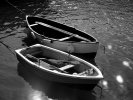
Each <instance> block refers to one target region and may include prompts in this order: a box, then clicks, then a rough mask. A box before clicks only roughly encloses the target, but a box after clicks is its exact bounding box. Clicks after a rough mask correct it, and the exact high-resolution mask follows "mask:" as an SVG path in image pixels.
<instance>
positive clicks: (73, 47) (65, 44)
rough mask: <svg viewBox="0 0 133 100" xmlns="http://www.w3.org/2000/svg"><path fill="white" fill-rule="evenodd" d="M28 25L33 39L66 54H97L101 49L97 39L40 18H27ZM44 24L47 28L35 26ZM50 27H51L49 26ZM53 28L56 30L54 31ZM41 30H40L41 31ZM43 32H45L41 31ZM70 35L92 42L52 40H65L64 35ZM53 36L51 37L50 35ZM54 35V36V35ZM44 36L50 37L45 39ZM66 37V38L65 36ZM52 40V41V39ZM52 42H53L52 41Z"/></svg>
mask: <svg viewBox="0 0 133 100" xmlns="http://www.w3.org/2000/svg"><path fill="white" fill-rule="evenodd" d="M26 20H27V24H28V26H29V28H30V29H31V35H32V37H34V38H36V39H37V40H38V41H39V43H41V44H43V45H46V46H49V47H52V48H56V49H59V50H62V51H65V52H71V53H81V54H83V53H97V50H98V47H99V42H98V41H97V39H95V38H94V37H93V36H91V35H89V34H87V33H84V32H81V31H79V30H77V29H75V28H72V27H69V26H66V25H63V24H60V23H57V22H54V21H50V20H47V19H43V18H39V17H30V16H26ZM37 21H38V22H42V23H45V24H46V26H40V27H42V28H40V27H37V28H36V25H35V26H31V25H34V24H35V23H36V22H37ZM49 25H50V26H49ZM52 27H54V28H56V29H57V30H56V29H52ZM39 28H40V29H39ZM38 30H39V31H38ZM40 30H43V31H40ZM66 33H70V34H77V35H79V36H82V37H85V38H86V39H88V40H90V41H84V40H83V41H84V42H79V41H78V42H77V41H74V40H73V41H54V40H52V39H57V38H59V37H60V38H61V37H62V38H63V37H64V36H65V35H64V36H63V34H66ZM49 34H51V35H49ZM52 34H53V35H52ZM61 34H62V36H61ZM44 36H46V37H48V38H45V37H44ZM65 37H66V36H65ZM50 38H52V39H50ZM51 40H52V41H51Z"/></svg>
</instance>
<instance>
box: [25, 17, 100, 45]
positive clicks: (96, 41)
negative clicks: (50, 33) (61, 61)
mask: <svg viewBox="0 0 133 100" xmlns="http://www.w3.org/2000/svg"><path fill="white" fill-rule="evenodd" d="M28 17H34V16H30V15H26V22H27V24H28V26H29V28H30V30H32V31H33V32H34V33H36V34H37V35H40V36H42V35H41V34H39V33H37V32H36V31H34V30H33V29H32V28H31V27H30V24H29V22H28ZM35 17H38V18H42V17H40V16H35ZM42 19H43V18H42ZM46 20H48V19H46ZM51 21H53V20H51ZM53 22H56V21H53ZM56 23H59V22H56ZM59 24H61V23H59ZM63 25H64V24H63ZM66 26H67V27H71V26H68V25H66ZM71 28H73V27H71ZM74 29H75V30H78V29H76V28H74ZM78 31H81V30H78ZM81 32H83V31H81ZM83 33H84V34H87V33H86V32H83ZM87 35H88V36H90V37H92V38H94V40H95V41H94V42H92V41H90V42H89V44H90V43H92V44H94V43H99V42H98V40H97V39H96V38H95V37H94V36H92V35H90V34H87ZM46 38H49V37H46ZM51 39H52V38H51ZM59 42H64V41H59ZM65 42H66V41H65ZM67 43H69V42H67ZM73 43H77V42H73ZM78 43H81V44H85V43H86V44H87V43H88V42H78Z"/></svg>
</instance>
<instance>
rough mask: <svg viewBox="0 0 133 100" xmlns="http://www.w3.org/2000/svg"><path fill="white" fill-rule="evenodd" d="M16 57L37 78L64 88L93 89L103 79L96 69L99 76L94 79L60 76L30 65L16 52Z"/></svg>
mask: <svg viewBox="0 0 133 100" xmlns="http://www.w3.org/2000/svg"><path fill="white" fill-rule="evenodd" d="M59 54H60V53H59ZM60 55H62V54H60ZM16 56H17V59H18V61H19V62H20V63H21V64H22V65H23V66H24V67H26V68H28V69H30V70H32V71H33V72H34V73H35V74H36V75H38V76H39V77H41V78H43V79H45V80H47V81H50V82H53V83H58V84H64V85H66V86H70V87H71V86H72V87H75V88H80V89H85V88H86V89H88V90H89V89H93V88H94V87H95V86H96V85H97V84H98V82H99V81H100V80H101V79H102V78H103V76H102V74H101V72H100V71H99V70H98V68H95V69H96V70H98V72H99V73H100V75H99V76H96V77H95V76H94V77H89V78H86V77H77V76H73V75H67V74H62V73H54V72H52V71H49V70H46V69H44V68H41V67H40V66H37V65H36V64H33V63H30V62H29V61H28V60H27V59H26V58H24V56H22V55H21V54H20V53H19V52H18V51H16ZM71 56H72V55H71ZM73 57H74V59H77V57H76V58H75V56H73ZM77 60H81V61H82V59H80V58H78V59H77ZM86 63H87V62H86ZM89 66H93V65H91V64H90V65H89ZM93 67H94V66H93ZM87 87H88V88H87Z"/></svg>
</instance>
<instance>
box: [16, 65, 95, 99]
mask: <svg viewBox="0 0 133 100" xmlns="http://www.w3.org/2000/svg"><path fill="white" fill-rule="evenodd" d="M17 71H18V74H19V76H21V77H22V78H23V79H24V80H25V81H26V82H28V83H29V84H30V85H31V86H32V88H33V89H35V90H38V91H41V92H43V93H44V94H45V95H46V96H48V97H49V98H53V99H58V100H96V96H95V94H94V92H92V91H83V90H79V89H76V88H72V87H68V86H65V85H62V84H57V83H53V82H50V81H47V80H44V79H42V78H41V77H39V76H38V75H37V74H36V73H35V71H33V70H30V69H28V68H26V67H24V66H23V65H22V64H20V63H18V69H17ZM44 77H45V76H44Z"/></svg>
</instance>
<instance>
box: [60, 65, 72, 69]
mask: <svg viewBox="0 0 133 100" xmlns="http://www.w3.org/2000/svg"><path fill="white" fill-rule="evenodd" d="M72 67H74V65H72V64H69V65H66V66H63V67H61V68H59V69H60V70H66V69H70V68H72Z"/></svg>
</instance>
